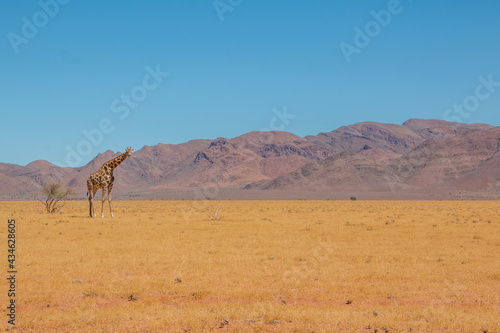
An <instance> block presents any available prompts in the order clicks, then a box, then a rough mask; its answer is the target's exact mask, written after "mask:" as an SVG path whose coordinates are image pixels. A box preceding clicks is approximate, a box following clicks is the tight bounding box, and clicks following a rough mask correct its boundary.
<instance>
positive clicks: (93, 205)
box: [92, 189, 97, 217]
mask: <svg viewBox="0 0 500 333" xmlns="http://www.w3.org/2000/svg"><path fill="white" fill-rule="evenodd" d="M96 193H97V189H92V217H95V216H96V215H95V203H94V198H95V194H96Z"/></svg>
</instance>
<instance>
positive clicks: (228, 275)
mask: <svg viewBox="0 0 500 333" xmlns="http://www.w3.org/2000/svg"><path fill="white" fill-rule="evenodd" d="M87 205H88V204H87V202H68V203H67V205H66V207H65V208H64V212H63V213H61V214H53V215H49V214H46V213H44V212H43V207H42V205H41V204H39V203H37V202H0V215H1V217H2V220H4V222H5V223H4V227H2V228H1V230H0V235H1V241H0V242H1V243H0V244H3V245H2V247H3V248H4V249H6V245H7V226H6V222H7V219H9V218H15V219H16V221H17V229H18V230H17V264H18V267H17V268H18V274H17V278H18V280H17V289H18V293H17V295H16V301H17V303H18V308H17V331H18V332H210V331H214V332H215V331H217V332H219V331H220V332H374V331H375V330H376V329H378V331H379V332H384V331H385V330H387V331H389V332H410V331H412V332H482V331H483V329H488V332H499V331H500V319H499V318H500V315H499V314H500V292H499V291H500V256H499V254H500V203H498V202H409V201H366V202H364V201H357V202H350V201H349V202H348V201H222V202H220V208H219V211H218V215H217V217H222V219H213V215H214V212H215V210H216V209H217V206H218V205H219V203H218V202H214V201H208V202H207V201H205V202H200V201H198V202H192V201H191V202H187V201H186V202H184V201H119V202H115V203H114V208H115V210H114V212H115V216H116V217H115V218H114V219H112V218H110V217H109V212H108V211H107V210H106V209H105V215H106V217H105V218H104V219H101V218H100V217H98V218H95V219H90V218H88V217H87V216H86V215H87V211H88V206H87ZM97 208H98V209H97V211H98V213H99V211H100V203H98V204H97ZM4 257H5V258H4V260H3V261H4V263H5V264H4V266H3V267H4V272H6V271H7V266H6V262H7V252H6V250H5V251H4ZM77 280H80V281H77ZM2 285H4V284H2ZM4 289H5V288H4ZM0 297H1V301H2V304H5V305H6V304H7V302H8V299H7V292H6V290H3V291H1V296H0ZM2 308H5V307H4V306H2ZM4 312H5V310H4ZM4 314H5V313H4ZM6 318H7V316H5V315H4V316H3V319H2V320H3V322H1V323H0V330H3V329H6V327H8V325H7V319H6Z"/></svg>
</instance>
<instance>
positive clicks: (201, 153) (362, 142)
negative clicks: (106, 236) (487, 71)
mask: <svg viewBox="0 0 500 333" xmlns="http://www.w3.org/2000/svg"><path fill="white" fill-rule="evenodd" d="M499 147H500V128H499V127H492V126H489V125H486V124H471V125H469V124H461V123H450V122H446V121H441V120H420V119H410V120H408V121H406V122H405V123H403V124H402V125H395V124H381V123H375V122H363V123H358V124H354V125H350V126H342V127H340V128H338V129H336V130H334V131H331V132H328V133H320V134H318V135H315V136H311V135H310V136H306V137H305V138H301V137H298V136H296V135H294V134H291V133H287V132H279V131H272V132H250V133H247V134H244V135H241V136H238V137H235V138H232V139H226V138H217V139H215V140H193V141H189V142H186V143H182V144H178V145H170V144H161V143H160V144H158V145H155V146H152V147H150V146H144V147H143V148H142V149H139V150H137V151H136V152H134V153H133V155H132V158H129V159H127V160H126V161H125V162H123V164H122V165H120V166H119V167H118V168H117V169H116V170H115V172H114V174H115V178H116V181H115V187H114V188H115V189H116V191H117V192H119V191H125V190H126V191H125V192H130V191H134V192H135V193H138V194H137V196H138V197H142V196H147V194H148V193H152V192H155V193H161V192H166V191H173V190H188V189H196V188H205V187H217V188H228V189H231V190H234V191H241V192H242V193H243V192H245V191H246V193H250V192H252V193H260V194H257V195H255V196H256V197H262V193H264V192H265V191H266V190H283V191H297V192H318V193H320V192H321V193H334V192H335V191H351V190H356V191H358V192H371V193H379V192H385V193H394V197H395V198H397V193H400V192H401V191H417V192H418V191H421V192H422V193H424V192H429V191H431V192H434V193H438V192H439V193H440V192H444V191H448V192H449V191H451V192H453V191H459V190H467V191H483V190H488V191H497V189H498V187H499V185H500V171H499V168H498V165H499V163H500V152H499ZM118 154H119V153H114V152H112V151H109V150H108V151H106V152H104V153H102V154H98V155H97V156H96V157H95V158H94V159H93V160H92V161H90V162H89V163H87V164H86V165H84V166H82V167H80V168H61V167H58V166H56V165H53V164H51V163H49V162H46V161H34V162H32V163H30V164H28V165H26V166H19V165H13V164H7V163H0V197H1V198H3V199H25V198H27V197H28V196H29V195H30V193H34V192H36V191H39V189H40V187H41V186H42V184H44V183H49V182H60V183H61V184H62V185H63V186H69V187H72V188H73V189H74V190H75V191H76V192H77V193H78V197H79V198H83V197H84V196H85V193H86V191H87V189H86V180H87V177H88V176H89V174H90V173H91V172H93V171H95V170H97V169H98V168H99V167H100V166H101V165H102V164H103V163H104V162H106V161H108V160H110V159H112V158H113V157H115V156H117V155H118ZM252 190H253V191H252ZM255 191H257V192H255Z"/></svg>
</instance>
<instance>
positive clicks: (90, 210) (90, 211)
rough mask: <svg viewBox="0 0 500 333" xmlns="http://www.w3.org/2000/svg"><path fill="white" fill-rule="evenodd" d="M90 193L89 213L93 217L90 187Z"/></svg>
mask: <svg viewBox="0 0 500 333" xmlns="http://www.w3.org/2000/svg"><path fill="white" fill-rule="evenodd" d="M88 195H89V215H90V217H92V190H91V189H89V192H88Z"/></svg>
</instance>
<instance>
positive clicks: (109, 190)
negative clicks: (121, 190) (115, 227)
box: [108, 182, 114, 217]
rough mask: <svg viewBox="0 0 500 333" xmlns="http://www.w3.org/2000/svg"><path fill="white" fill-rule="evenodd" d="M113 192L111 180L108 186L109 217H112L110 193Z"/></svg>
mask: <svg viewBox="0 0 500 333" xmlns="http://www.w3.org/2000/svg"><path fill="white" fill-rule="evenodd" d="M112 192H113V182H111V183H110V184H109V186H108V202H109V214H110V215H111V217H114V215H113V209H112V208H111V193H112Z"/></svg>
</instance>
